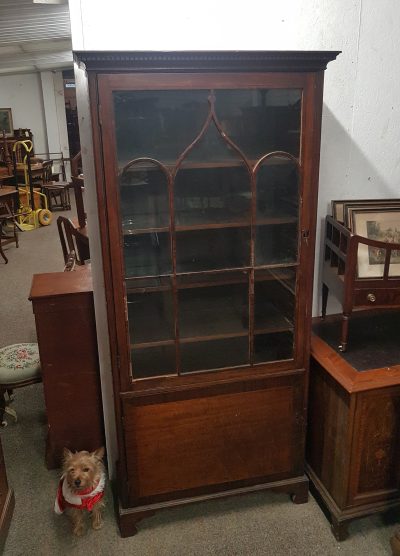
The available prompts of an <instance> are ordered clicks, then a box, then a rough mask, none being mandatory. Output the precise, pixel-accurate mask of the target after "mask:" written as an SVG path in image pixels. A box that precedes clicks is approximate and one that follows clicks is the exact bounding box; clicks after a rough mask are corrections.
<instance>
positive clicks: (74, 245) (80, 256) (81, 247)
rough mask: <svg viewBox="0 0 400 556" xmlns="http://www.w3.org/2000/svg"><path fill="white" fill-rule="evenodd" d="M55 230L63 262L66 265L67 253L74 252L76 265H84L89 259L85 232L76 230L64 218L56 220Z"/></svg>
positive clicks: (70, 222) (68, 220)
mask: <svg viewBox="0 0 400 556" xmlns="http://www.w3.org/2000/svg"><path fill="white" fill-rule="evenodd" d="M57 228H58V234H59V236H60V243H61V249H62V252H63V257H64V262H65V263H67V259H68V256H69V253H71V251H74V252H75V257H76V263H77V264H79V265H83V264H85V261H86V260H89V259H90V251H89V239H88V236H87V233H86V230H85V229H83V230H79V229H77V228H76V226H75V225H74V223H73V222H72V221H71V220H70V219H69V218H65V216H59V217H58V218H57Z"/></svg>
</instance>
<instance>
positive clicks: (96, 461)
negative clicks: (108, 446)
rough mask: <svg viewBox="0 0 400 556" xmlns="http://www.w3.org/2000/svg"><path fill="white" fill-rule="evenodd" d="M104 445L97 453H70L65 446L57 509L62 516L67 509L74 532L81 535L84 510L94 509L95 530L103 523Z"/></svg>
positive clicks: (91, 510)
mask: <svg viewBox="0 0 400 556" xmlns="http://www.w3.org/2000/svg"><path fill="white" fill-rule="evenodd" d="M103 456H104V448H103V447H102V448H98V449H97V450H95V451H94V452H91V453H89V452H86V451H83V452H75V453H74V454H73V453H72V452H70V450H68V449H67V448H64V461H63V474H62V476H61V479H60V482H59V485H58V490H57V496H56V500H55V503H54V511H55V512H56V514H58V515H60V514H62V513H64V511H65V510H67V511H68V513H69V514H70V516H71V521H72V532H73V534H74V535H77V536H78V537H80V536H81V535H83V533H84V510H88V511H89V512H91V519H92V527H93V529H100V528H101V527H102V525H103V518H102V515H101V512H102V509H103V507H104V502H103V497H104V486H105V480H106V476H105V471H104V465H103V462H102V459H103Z"/></svg>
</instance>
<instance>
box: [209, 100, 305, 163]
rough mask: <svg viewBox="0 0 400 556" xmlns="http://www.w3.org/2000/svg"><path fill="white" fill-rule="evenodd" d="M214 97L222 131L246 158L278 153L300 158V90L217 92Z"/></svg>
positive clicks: (257, 157)
mask: <svg viewBox="0 0 400 556" xmlns="http://www.w3.org/2000/svg"><path fill="white" fill-rule="evenodd" d="M215 95H216V113H217V116H218V119H219V121H220V122H221V124H222V127H223V128H224V131H225V132H226V134H227V135H228V136H229V138H230V139H232V140H233V141H234V143H235V144H236V145H238V147H240V149H241V150H242V151H243V152H244V154H245V155H246V156H247V157H248V158H250V159H259V158H261V156H262V155H264V154H267V153H269V152H271V151H278V150H279V151H286V152H289V153H290V154H293V155H294V156H296V157H298V156H299V152H300V130H301V97H302V91H301V90H299V89H252V90H250V89H242V90H217V91H216V92H215Z"/></svg>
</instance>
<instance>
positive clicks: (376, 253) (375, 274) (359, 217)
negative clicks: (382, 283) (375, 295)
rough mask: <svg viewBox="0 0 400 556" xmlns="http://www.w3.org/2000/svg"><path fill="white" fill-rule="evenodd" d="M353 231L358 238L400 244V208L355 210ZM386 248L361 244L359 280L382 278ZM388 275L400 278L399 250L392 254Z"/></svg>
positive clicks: (358, 261) (359, 250) (358, 263)
mask: <svg viewBox="0 0 400 556" xmlns="http://www.w3.org/2000/svg"><path fill="white" fill-rule="evenodd" d="M352 222H353V232H354V233H355V234H357V235H359V236H362V237H366V238H368V239H374V240H376V241H383V242H386V243H399V244H400V207H399V208H397V209H396V208H381V209H378V210H373V209H372V210H371V209H360V210H356V209H354V210H353V211H352ZM385 255H386V249H380V248H379V247H372V246H370V245H362V244H360V245H359V247H358V255H357V257H358V260H357V266H358V277H359V278H381V277H382V276H383V268H384V263H385ZM389 276H392V277H395V276H396V277H397V276H400V250H398V251H392V257H391V260H390V267H389Z"/></svg>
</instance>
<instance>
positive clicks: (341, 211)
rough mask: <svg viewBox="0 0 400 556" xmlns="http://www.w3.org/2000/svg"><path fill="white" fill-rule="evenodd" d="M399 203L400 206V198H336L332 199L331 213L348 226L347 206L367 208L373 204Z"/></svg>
mask: <svg viewBox="0 0 400 556" xmlns="http://www.w3.org/2000/svg"><path fill="white" fill-rule="evenodd" d="M392 203H397V204H398V205H399V206H400V199H336V200H333V201H331V213H332V217H333V218H334V219H335V220H337V221H338V222H340V223H341V224H344V225H345V226H347V221H346V210H347V207H350V206H351V207H352V208H355V207H356V206H357V207H359V208H360V209H361V208H364V207H365V208H367V207H370V206H371V205H377V206H381V205H387V204H390V205H391V204H392Z"/></svg>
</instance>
